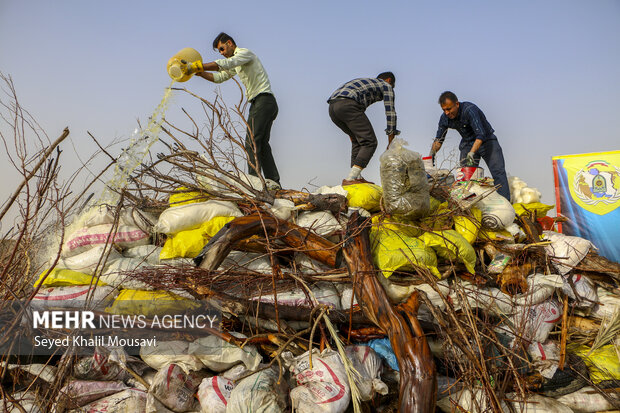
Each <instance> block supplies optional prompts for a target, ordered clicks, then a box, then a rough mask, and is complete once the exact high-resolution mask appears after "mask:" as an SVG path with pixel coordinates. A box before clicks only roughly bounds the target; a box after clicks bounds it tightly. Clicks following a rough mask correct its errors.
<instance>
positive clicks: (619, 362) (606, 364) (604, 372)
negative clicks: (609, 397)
mask: <svg viewBox="0 0 620 413" xmlns="http://www.w3.org/2000/svg"><path fill="white" fill-rule="evenodd" d="M569 349H570V351H572V352H574V353H575V354H577V355H578V356H579V357H581V358H582V359H583V360H584V361H585V362H586V365H587V366H588V369H589V370H590V379H591V380H592V382H593V383H594V384H598V383H600V382H602V381H605V380H620V359H618V353H617V352H616V349H615V348H614V345H613V344H608V345H606V346H603V347H601V348H599V349H598V350H594V351H593V352H592V353H590V354H588V353H589V352H590V347H588V346H575V347H572V346H570V347H569Z"/></svg>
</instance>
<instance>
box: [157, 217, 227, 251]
mask: <svg viewBox="0 0 620 413" xmlns="http://www.w3.org/2000/svg"><path fill="white" fill-rule="evenodd" d="M233 219H235V217H215V218H213V219H210V220H209V221H207V222H205V223H204V224H202V225H201V226H200V228H196V229H188V230H186V231H180V232H177V233H176V234H174V235H172V236H170V237H168V239H167V240H166V242H165V244H164V246H163V247H162V249H161V252H160V253H159V259H160V260H168V259H171V258H194V257H196V256H197V255H198V254H199V253H200V251H202V249H203V248H204V246H205V245H207V242H209V240H210V239H211V238H212V237H213V236H214V235H215V234H217V233H218V231H219V230H220V229H222V228H223V227H224V225H226V224H227V223H229V222H230V221H232V220H233Z"/></svg>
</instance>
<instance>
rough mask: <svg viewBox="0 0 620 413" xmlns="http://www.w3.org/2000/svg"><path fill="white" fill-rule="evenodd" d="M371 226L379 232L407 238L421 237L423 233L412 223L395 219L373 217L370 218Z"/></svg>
mask: <svg viewBox="0 0 620 413" xmlns="http://www.w3.org/2000/svg"><path fill="white" fill-rule="evenodd" d="M372 226H373V227H374V228H376V229H377V230H379V231H382V230H385V231H395V232H397V233H400V234H404V235H407V236H409V237H417V236H419V235H422V234H423V233H424V231H423V230H422V229H420V228H418V226H417V225H416V224H415V223H413V222H407V221H404V220H403V221H401V220H398V219H396V218H395V217H385V216H380V215H375V216H374V217H372Z"/></svg>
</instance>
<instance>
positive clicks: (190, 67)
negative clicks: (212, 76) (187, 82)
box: [185, 60, 204, 75]
mask: <svg viewBox="0 0 620 413" xmlns="http://www.w3.org/2000/svg"><path fill="white" fill-rule="evenodd" d="M202 71H204V69H203V67H202V62H201V61H200V60H196V61H195V62H192V63H188V64H187V65H186V66H185V72H186V73H187V74H188V75H193V74H194V73H200V72H202Z"/></svg>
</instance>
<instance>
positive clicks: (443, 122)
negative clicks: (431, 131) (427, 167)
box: [431, 115, 448, 156]
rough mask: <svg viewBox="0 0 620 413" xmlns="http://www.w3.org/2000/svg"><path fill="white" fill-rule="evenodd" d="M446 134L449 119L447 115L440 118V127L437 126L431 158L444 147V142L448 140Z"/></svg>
mask: <svg viewBox="0 0 620 413" xmlns="http://www.w3.org/2000/svg"><path fill="white" fill-rule="evenodd" d="M446 133H448V118H447V117H446V116H445V115H441V116H440V117H439V125H438V126H437V134H436V135H435V140H434V141H433V144H432V146H431V156H433V155H434V154H435V153H436V152H437V151H439V149H441V145H443V141H444V140H445V139H446Z"/></svg>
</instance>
